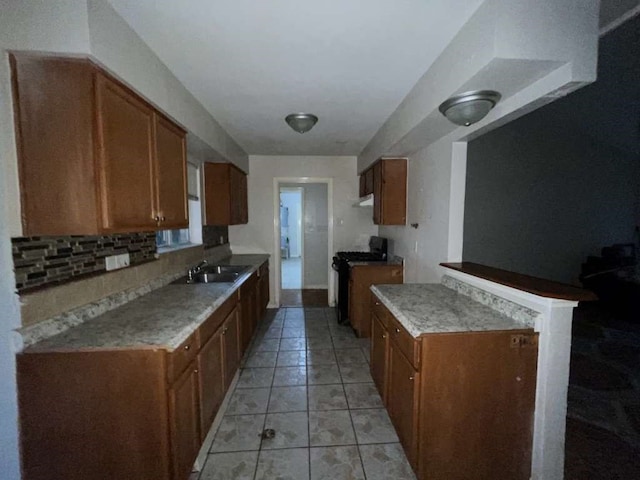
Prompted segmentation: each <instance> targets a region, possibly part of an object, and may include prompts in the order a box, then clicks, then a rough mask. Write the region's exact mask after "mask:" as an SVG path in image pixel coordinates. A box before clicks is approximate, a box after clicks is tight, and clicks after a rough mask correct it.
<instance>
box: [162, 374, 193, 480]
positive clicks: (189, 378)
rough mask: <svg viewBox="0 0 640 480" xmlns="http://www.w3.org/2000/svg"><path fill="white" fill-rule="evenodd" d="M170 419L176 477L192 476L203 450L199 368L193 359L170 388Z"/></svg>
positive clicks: (172, 455)
mask: <svg viewBox="0 0 640 480" xmlns="http://www.w3.org/2000/svg"><path fill="white" fill-rule="evenodd" d="M168 395H169V419H170V431H171V459H172V465H173V468H172V470H173V478H174V479H175V480H182V479H185V478H187V477H188V476H189V473H190V472H191V467H192V465H193V462H194V461H195V459H196V456H197V455H198V450H199V449H200V411H199V398H198V369H197V368H196V363H195V362H192V363H191V365H190V366H189V368H187V370H186V371H185V372H184V374H183V375H182V376H181V377H180V378H179V379H178V380H177V381H176V382H175V383H174V384H173V385H172V386H171V387H170V388H169V392H168Z"/></svg>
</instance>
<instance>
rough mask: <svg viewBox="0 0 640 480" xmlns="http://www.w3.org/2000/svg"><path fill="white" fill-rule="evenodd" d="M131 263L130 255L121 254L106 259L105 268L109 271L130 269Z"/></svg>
mask: <svg viewBox="0 0 640 480" xmlns="http://www.w3.org/2000/svg"><path fill="white" fill-rule="evenodd" d="M129 262H130V258H129V254H128V253H121V254H120V255H111V256H110V257H107V258H105V266H106V268H107V271H110V270H117V269H119V268H124V267H128V266H129Z"/></svg>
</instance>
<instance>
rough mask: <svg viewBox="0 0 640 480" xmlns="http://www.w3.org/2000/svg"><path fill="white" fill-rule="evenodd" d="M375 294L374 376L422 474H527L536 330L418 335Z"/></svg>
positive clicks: (513, 477)
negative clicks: (415, 336)
mask: <svg viewBox="0 0 640 480" xmlns="http://www.w3.org/2000/svg"><path fill="white" fill-rule="evenodd" d="M372 297H373V298H372V303H371V309H372V315H371V323H372V327H371V328H372V339H371V364H370V365H371V367H370V368H371V374H372V376H373V380H374V382H375V384H376V386H377V388H378V390H379V391H380V393H381V395H382V397H383V401H384V404H385V406H386V408H387V411H388V413H389V417H390V418H391V421H392V423H393V425H394V427H395V429H396V432H397V434H398V437H399V439H400V443H401V444H402V446H403V448H404V450H405V453H406V455H407V459H408V460H409V463H410V464H411V466H412V468H413V469H414V471H415V472H416V474H417V477H418V479H419V480H467V479H471V478H472V479H474V480H476V479H477V480H494V479H497V478H499V479H501V480H503V479H504V480H527V479H529V478H530V475H531V448H532V439H533V416H534V408H535V389H536V362H537V353H538V351H537V334H536V333H534V332H533V330H532V329H522V330H503V331H483V332H462V333H432V334H423V335H422V336H420V337H419V338H417V339H414V338H413V337H411V336H410V335H409V333H408V332H407V331H406V330H404V328H403V327H402V325H401V324H400V322H398V320H397V319H395V317H393V315H392V314H391V313H390V312H389V311H388V310H387V309H386V308H385V307H384V305H382V303H381V302H380V300H379V299H377V298H376V297H375V295H372ZM522 338H524V339H526V340H525V341H521V339H522Z"/></svg>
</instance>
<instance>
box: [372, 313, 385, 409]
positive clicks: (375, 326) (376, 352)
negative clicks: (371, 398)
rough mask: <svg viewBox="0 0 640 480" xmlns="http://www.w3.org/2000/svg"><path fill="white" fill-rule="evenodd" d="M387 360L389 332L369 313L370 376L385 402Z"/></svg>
mask: <svg viewBox="0 0 640 480" xmlns="http://www.w3.org/2000/svg"><path fill="white" fill-rule="evenodd" d="M388 361H389V334H388V333H387V330H386V329H385V328H384V326H383V325H382V322H381V321H380V319H379V318H378V317H377V316H376V315H375V314H374V313H372V314H371V376H372V377H373V381H374V383H375V384H376V387H377V388H378V392H380V396H381V397H382V400H383V402H384V403H385V404H386V403H387V362H388Z"/></svg>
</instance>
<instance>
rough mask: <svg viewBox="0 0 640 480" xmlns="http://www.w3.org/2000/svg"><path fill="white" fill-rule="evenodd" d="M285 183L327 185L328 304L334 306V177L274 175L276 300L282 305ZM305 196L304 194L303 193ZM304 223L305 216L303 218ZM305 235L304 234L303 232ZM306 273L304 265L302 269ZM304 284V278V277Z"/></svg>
mask: <svg viewBox="0 0 640 480" xmlns="http://www.w3.org/2000/svg"><path fill="white" fill-rule="evenodd" d="M283 183H300V184H306V183H325V184H326V185H327V224H328V225H327V304H328V305H329V306H334V298H335V293H334V282H333V281H332V278H333V277H332V274H333V269H332V268H331V259H332V258H333V178H329V177H274V179H273V240H274V241H273V243H274V248H273V261H274V266H275V267H276V268H274V272H273V273H274V287H275V288H274V292H273V295H274V302H275V304H276V306H277V307H279V306H280V293H281V290H282V285H281V281H282V280H281V278H280V276H281V272H282V270H281V268H282V266H281V265H280V263H281V262H282V258H281V255H280V185H281V184H283ZM303 197H304V195H303ZM302 223H303V225H304V218H303V219H302ZM303 236H304V234H303ZM302 273H304V267H303V269H302ZM302 285H303V286H304V278H303V279H302Z"/></svg>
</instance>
